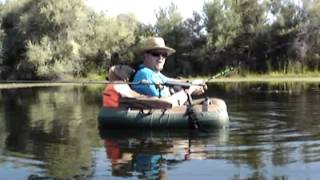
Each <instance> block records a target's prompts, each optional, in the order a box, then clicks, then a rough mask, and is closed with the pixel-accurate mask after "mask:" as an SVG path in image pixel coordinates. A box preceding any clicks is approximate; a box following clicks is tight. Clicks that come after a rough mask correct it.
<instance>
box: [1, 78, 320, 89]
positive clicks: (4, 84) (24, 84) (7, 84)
mask: <svg viewBox="0 0 320 180" xmlns="http://www.w3.org/2000/svg"><path fill="white" fill-rule="evenodd" d="M203 79H206V78H203ZM209 82H210V83H215V82H217V83H221V82H226V83H241V82H248V83H256V82H266V83H268V82H270V83H271V82H309V83H312V82H314V83H317V82H319V83H320V77H270V76H268V77H264V76H261V77H258V76H257V77H230V78H227V77H224V78H218V79H212V80H210V81H209ZM108 83H110V82H109V81H97V80H81V81H77V80H74V81H58V82H54V81H52V82H50V81H0V89H11V88H28V87H52V86H86V85H94V84H95V85H99V84H100V85H103V84H108Z"/></svg>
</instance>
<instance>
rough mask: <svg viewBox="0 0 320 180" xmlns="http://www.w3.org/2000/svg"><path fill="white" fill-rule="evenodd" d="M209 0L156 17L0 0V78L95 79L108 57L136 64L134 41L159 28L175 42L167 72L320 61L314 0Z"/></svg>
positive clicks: (80, 4) (319, 18)
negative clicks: (185, 14)
mask: <svg viewBox="0 0 320 180" xmlns="http://www.w3.org/2000/svg"><path fill="white" fill-rule="evenodd" d="M295 2H296V1H292V0H279V1H271V0H241V1H239V0H237V1H234V0H222V1H221V0H211V1H207V2H206V3H205V4H204V6H203V12H201V13H196V12H194V14H193V17H191V18H188V19H183V18H182V16H181V14H180V12H179V9H178V7H177V6H176V5H175V4H173V3H172V4H171V5H170V6H169V7H166V8H160V9H159V11H158V12H156V14H155V15H156V17H157V20H156V22H155V25H150V24H148V25H146V24H143V23H140V22H138V21H137V19H136V18H135V16H134V15H133V14H120V15H118V16H117V17H108V16H106V14H104V13H96V12H94V11H93V10H92V9H89V8H88V7H87V6H86V4H85V0H46V1H43V0H7V1H5V2H4V3H3V4H1V5H0V20H1V21H0V22H1V27H0V65H1V66H0V78H1V79H36V78H45V79H54V78H70V77H75V78H93V79H101V75H102V76H104V75H105V74H106V70H107V69H108V68H109V67H110V66H111V65H113V64H119V63H121V64H131V65H133V64H137V63H140V62H139V61H136V60H139V59H138V58H137V56H138V54H137V52H138V51H137V50H138V48H139V47H138V44H139V43H140V42H141V41H142V40H143V39H144V38H145V37H147V36H162V37H163V38H164V39H165V40H166V43H167V44H168V45H169V46H171V47H173V48H174V49H176V50H177V52H176V53H175V54H173V55H172V56H170V57H169V59H168V61H167V64H166V67H165V73H168V74H169V75H173V76H190V75H191V76H206V75H212V74H215V73H216V72H219V70H221V69H223V68H224V67H225V66H227V65H236V66H238V64H240V63H241V70H240V72H241V73H266V72H270V71H276V72H282V73H294V72H296V73H303V72H306V71H319V69H320V48H319V47H320V40H319V39H320V33H319V32H320V31H319V27H320V13H319V12H320V11H319V9H320V1H315V0H313V1H306V0H302V4H301V5H297V4H296V3H295Z"/></svg>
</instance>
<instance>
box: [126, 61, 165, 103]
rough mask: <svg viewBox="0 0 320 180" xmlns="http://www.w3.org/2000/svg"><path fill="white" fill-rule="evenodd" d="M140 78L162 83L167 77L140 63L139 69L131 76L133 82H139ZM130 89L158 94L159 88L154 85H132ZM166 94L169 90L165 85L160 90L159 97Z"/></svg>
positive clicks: (149, 94) (147, 93) (145, 93)
mask: <svg viewBox="0 0 320 180" xmlns="http://www.w3.org/2000/svg"><path fill="white" fill-rule="evenodd" d="M142 80H147V81H148V82H149V83H155V84H163V83H165V82H167V81H168V77H166V76H165V75H163V74H162V73H160V72H158V73H157V72H154V71H153V70H151V69H149V68H147V67H145V66H144V65H140V67H139V70H138V71H137V73H136V74H135V76H134V78H133V82H141V81H142ZM132 89H133V90H135V91H137V92H138V93H141V94H144V95H148V96H159V88H157V87H156V86H155V85H133V86H132ZM166 96H170V92H169V90H168V88H167V87H165V88H164V89H163V90H161V97H166Z"/></svg>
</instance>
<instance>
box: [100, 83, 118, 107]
mask: <svg viewBox="0 0 320 180" xmlns="http://www.w3.org/2000/svg"><path fill="white" fill-rule="evenodd" d="M119 100H120V94H119V93H118V92H117V91H116V90H115V89H114V84H108V85H107V87H106V88H105V90H104V92H103V106H104V107H119Z"/></svg>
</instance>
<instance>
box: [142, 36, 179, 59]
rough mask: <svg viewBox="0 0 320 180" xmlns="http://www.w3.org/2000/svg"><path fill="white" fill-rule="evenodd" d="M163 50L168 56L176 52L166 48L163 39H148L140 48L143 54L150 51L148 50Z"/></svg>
mask: <svg viewBox="0 0 320 180" xmlns="http://www.w3.org/2000/svg"><path fill="white" fill-rule="evenodd" d="M157 49H160V50H165V51H166V52H167V53H168V55H170V54H172V53H174V52H176V50H174V49H172V48H171V47H168V46H166V44H165V42H164V40H163V38H161V37H149V38H147V39H146V40H145V41H144V43H143V45H142V47H141V53H144V52H146V51H150V50H157Z"/></svg>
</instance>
